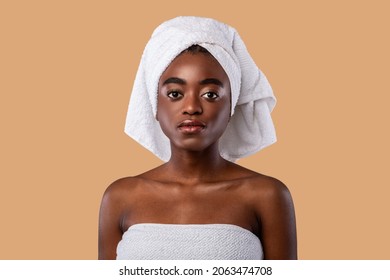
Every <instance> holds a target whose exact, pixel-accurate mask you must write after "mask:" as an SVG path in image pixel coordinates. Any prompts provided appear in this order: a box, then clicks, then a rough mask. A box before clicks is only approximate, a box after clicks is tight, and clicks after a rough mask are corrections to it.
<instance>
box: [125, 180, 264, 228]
mask: <svg viewBox="0 0 390 280" xmlns="http://www.w3.org/2000/svg"><path fill="white" fill-rule="evenodd" d="M253 209H254V208H253V205H252V204H251V203H250V201H248V199H247V197H246V195H245V194H244V193H243V191H242V189H241V188H240V187H239V186H236V185H227V184H225V185H213V186H197V187H194V188H192V189H190V188H187V189H184V188H182V189H179V188H159V187H156V188H154V189H151V190H148V191H145V192H143V193H140V194H138V195H137V196H134V197H133V199H131V202H129V203H128V207H126V208H125V211H124V213H123V227H124V229H127V228H128V227H129V226H131V225H134V224H138V223H162V224H213V223H214V224H234V225H238V226H241V227H243V228H246V229H248V230H250V231H252V232H256V231H257V230H258V225H257V218H256V214H255V212H254V210H253Z"/></svg>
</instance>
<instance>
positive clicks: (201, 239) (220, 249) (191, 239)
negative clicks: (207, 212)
mask: <svg viewBox="0 0 390 280" xmlns="http://www.w3.org/2000/svg"><path fill="white" fill-rule="evenodd" d="M263 258H264V256H263V249H262V246H261V242H260V240H259V239H258V238H257V236H256V235H254V234H253V233H252V232H250V231H249V230H246V229H244V228H241V227H239V226H236V225H229V224H190V225H185V224H148V223H147V224H136V225H133V226H131V227H130V228H129V229H128V230H127V231H126V232H125V233H124V234H123V236H122V240H121V241H120V242H119V243H118V247H117V259H118V260H259V259H263Z"/></svg>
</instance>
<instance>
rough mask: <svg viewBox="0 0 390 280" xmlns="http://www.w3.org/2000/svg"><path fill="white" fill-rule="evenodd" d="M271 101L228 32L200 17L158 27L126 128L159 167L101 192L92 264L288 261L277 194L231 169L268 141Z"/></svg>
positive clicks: (290, 227)
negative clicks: (96, 250) (118, 261)
mask: <svg viewBox="0 0 390 280" xmlns="http://www.w3.org/2000/svg"><path fill="white" fill-rule="evenodd" d="M274 103H275V99H274V97H273V94H272V90H271V88H270V87H269V84H268V82H267V80H266V78H265V76H264V75H263V74H262V73H261V71H260V70H259V69H258V68H257V66H256V65H255V64H254V62H253V60H252V59H251V58H250V56H249V54H248V53H247V50H246V48H245V45H244V44H243V42H242V41H241V39H240V37H239V36H238V34H237V32H236V31H235V30H234V29H233V28H231V27H230V26H227V25H225V24H223V23H220V22H218V21H215V20H213V19H206V18H198V17H179V18H175V19H172V20H170V21H167V22H165V23H163V24H162V25H160V26H159V27H158V28H157V29H156V30H155V32H154V33H153V35H152V38H151V40H150V41H149V43H148V45H147V46H146V48H145V51H144V54H143V56H142V60H141V65H140V68H139V70H138V73H137V77H136V81H135V83H134V88H133V92H132V96H131V100H130V105H129V112H128V116H127V123H126V129H125V131H126V132H127V133H128V134H129V135H130V136H131V137H133V138H134V139H136V140H137V141H138V142H140V143H141V144H142V145H144V146H145V147H147V148H148V149H150V150H151V151H152V152H153V153H155V154H156V155H157V156H159V157H160V158H162V159H163V160H164V161H166V162H165V163H164V164H162V165H161V166H158V167H157V168H154V169H152V170H150V171H147V172H145V173H143V174H140V175H138V176H134V177H127V178H122V179H119V180H117V181H115V182H114V183H112V184H111V185H110V186H109V187H108V188H107V190H106V192H105V194H104V197H103V200H102V204H101V211H100V221H99V259H115V258H117V259H263V258H264V259H296V258H297V244H296V228H295V215H294V207H293V202H292V199H291V196H290V193H289V191H288V189H287V187H286V186H285V185H284V184H283V183H281V182H280V181H279V180H277V179H275V178H272V177H268V176H265V175H262V174H259V173H257V172H254V171H251V170H248V169H246V168H244V167H241V166H239V165H237V164H235V163H234V162H233V161H234V160H235V159H237V158H240V157H242V156H245V155H248V154H251V153H253V152H256V151H258V150H259V149H261V148H263V147H265V146H267V145H269V144H272V143H273V142H274V141H275V135H274V129H273V125H272V120H271V118H270V112H271V110H272V108H273V106H274Z"/></svg>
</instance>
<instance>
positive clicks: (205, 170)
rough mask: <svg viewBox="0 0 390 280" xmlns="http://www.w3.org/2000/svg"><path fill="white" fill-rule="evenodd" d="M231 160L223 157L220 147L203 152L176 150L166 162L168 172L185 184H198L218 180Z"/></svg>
mask: <svg viewBox="0 0 390 280" xmlns="http://www.w3.org/2000/svg"><path fill="white" fill-rule="evenodd" d="M228 165H229V162H228V161H227V160H225V159H224V158H222V157H221V155H220V154H219V151H218V149H215V148H210V149H206V150H204V151H201V152H193V151H183V150H180V151H175V150H174V149H173V150H172V156H171V158H170V160H169V161H168V162H167V163H166V166H165V168H167V169H166V171H167V172H169V173H168V174H169V175H170V176H172V177H173V178H175V181H178V182H181V183H183V184H189V185H192V184H198V183H200V182H212V181H215V180H218V177H219V176H218V175H219V174H221V173H223V172H224V171H225V170H226V167H227V166H228Z"/></svg>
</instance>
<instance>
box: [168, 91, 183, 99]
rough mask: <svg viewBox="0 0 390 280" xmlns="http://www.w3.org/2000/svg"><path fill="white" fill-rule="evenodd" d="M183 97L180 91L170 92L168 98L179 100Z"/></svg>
mask: <svg viewBox="0 0 390 280" xmlns="http://www.w3.org/2000/svg"><path fill="white" fill-rule="evenodd" d="M181 96H182V94H181V93H180V92H178V91H170V92H168V97H169V98H171V99H178V98H180V97H181Z"/></svg>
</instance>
